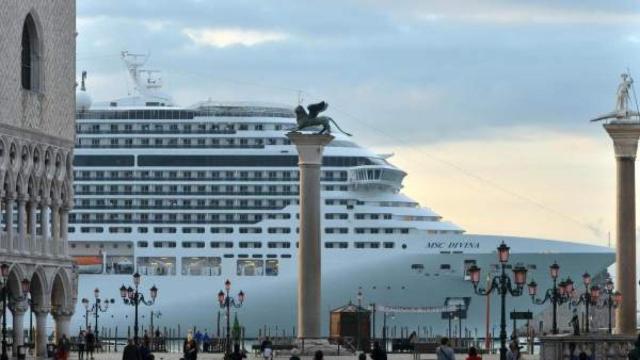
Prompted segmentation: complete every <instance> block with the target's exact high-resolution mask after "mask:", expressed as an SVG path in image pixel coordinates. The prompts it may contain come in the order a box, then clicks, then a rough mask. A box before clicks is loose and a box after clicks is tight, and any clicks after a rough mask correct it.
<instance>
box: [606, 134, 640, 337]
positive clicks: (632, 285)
mask: <svg viewBox="0 0 640 360" xmlns="http://www.w3.org/2000/svg"><path fill="white" fill-rule="evenodd" d="M604 127H605V129H606V130H607V132H608V133H609V136H611V139H612V140H613V146H614V150H615V156H616V168H617V179H616V181H617V194H616V289H617V290H619V291H621V292H622V294H623V298H622V304H620V306H619V307H618V309H617V310H616V321H615V323H616V330H615V332H616V333H617V334H623V335H635V334H636V286H637V284H636V210H635V206H636V198H635V197H636V195H635V159H636V153H637V150H638V138H639V137H640V124H634V123H611V124H606V125H605V126H604Z"/></svg>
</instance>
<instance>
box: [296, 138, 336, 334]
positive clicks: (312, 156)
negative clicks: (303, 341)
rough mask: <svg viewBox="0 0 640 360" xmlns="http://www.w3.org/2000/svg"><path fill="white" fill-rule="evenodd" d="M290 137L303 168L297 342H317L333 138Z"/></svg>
mask: <svg viewBox="0 0 640 360" xmlns="http://www.w3.org/2000/svg"><path fill="white" fill-rule="evenodd" d="M287 137H288V138H289V139H290V140H291V141H292V142H293V143H294V144H295V145H296V148H297V150H298V166H299V168H300V236H299V247H298V338H307V339H318V338H320V337H321V325H322V307H321V304H322V294H321V290H322V269H321V262H322V258H321V254H322V242H321V235H320V234H321V228H320V218H321V216H320V215H321V212H320V172H321V166H322V153H323V150H324V146H326V145H327V144H328V143H329V142H330V141H331V140H333V136H331V135H318V134H301V133H289V134H287ZM327 315H328V314H327Z"/></svg>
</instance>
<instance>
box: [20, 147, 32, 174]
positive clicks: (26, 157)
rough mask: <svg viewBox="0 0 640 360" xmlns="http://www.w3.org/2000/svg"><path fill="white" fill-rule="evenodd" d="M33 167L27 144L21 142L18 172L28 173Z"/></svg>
mask: <svg viewBox="0 0 640 360" xmlns="http://www.w3.org/2000/svg"><path fill="white" fill-rule="evenodd" d="M32 167H33V163H32V159H31V149H30V147H29V144H26V143H25V144H23V145H22V146H21V148H20V173H22V174H25V175H28V174H29V173H30V172H31V168H32Z"/></svg>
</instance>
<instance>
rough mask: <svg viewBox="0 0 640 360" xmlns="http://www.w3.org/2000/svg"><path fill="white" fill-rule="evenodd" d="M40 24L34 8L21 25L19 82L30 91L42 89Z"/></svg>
mask: <svg viewBox="0 0 640 360" xmlns="http://www.w3.org/2000/svg"><path fill="white" fill-rule="evenodd" d="M41 29H42V26H41V25H40V21H39V18H38V16H37V13H36V11H35V10H33V9H32V10H31V11H30V12H29V13H28V14H27V16H26V17H25V19H24V23H23V25H22V43H21V44H22V46H21V80H22V81H21V83H22V88H23V89H25V90H31V91H41V90H42V83H43V82H42V73H43V72H42V71H41V67H42V61H41V58H42V54H43V49H42V46H43V45H42V44H43V41H42V35H41V34H43V32H42V31H41Z"/></svg>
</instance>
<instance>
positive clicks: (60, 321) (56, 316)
mask: <svg viewBox="0 0 640 360" xmlns="http://www.w3.org/2000/svg"><path fill="white" fill-rule="evenodd" d="M71 315H73V314H72V313H70V312H68V311H60V312H57V313H53V320H55V322H56V343H57V342H58V340H60V338H61V337H62V334H65V335H67V338H68V337H70V336H71V333H70V329H69V324H70V323H71Z"/></svg>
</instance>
